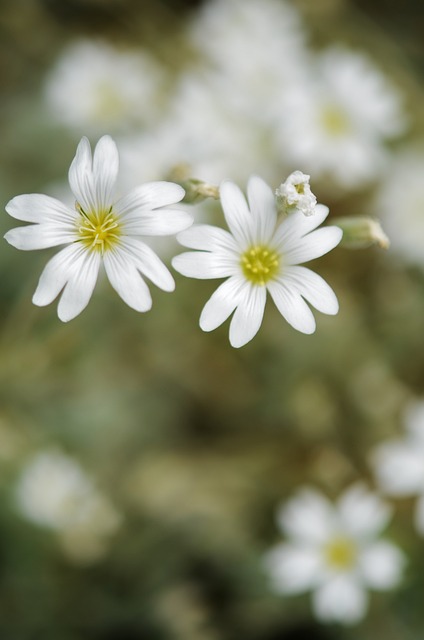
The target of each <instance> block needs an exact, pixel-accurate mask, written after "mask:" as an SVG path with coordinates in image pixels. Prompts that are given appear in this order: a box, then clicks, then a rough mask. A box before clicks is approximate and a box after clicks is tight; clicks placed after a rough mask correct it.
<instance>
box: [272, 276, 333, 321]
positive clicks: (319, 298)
mask: <svg viewBox="0 0 424 640" xmlns="http://www.w3.org/2000/svg"><path fill="white" fill-rule="evenodd" d="M284 281H285V282H287V283H289V284H290V285H292V286H293V287H294V288H295V289H296V290H297V291H298V292H299V293H300V295H301V296H302V297H303V298H305V300H307V302H309V304H311V305H312V306H313V307H315V309H317V310H318V311H320V312H321V313H326V314H327V315H335V314H336V313H338V311H339V303H338V300H337V297H336V294H335V293H334V291H333V289H332V288H331V287H330V286H329V285H328V284H327V283H326V281H325V280H324V279H323V278H321V276H319V275H318V274H317V273H315V272H314V271H311V270H310V269H307V268H306V267H298V266H293V267H286V269H285V271H284Z"/></svg>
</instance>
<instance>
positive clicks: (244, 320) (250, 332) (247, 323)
mask: <svg viewBox="0 0 424 640" xmlns="http://www.w3.org/2000/svg"><path fill="white" fill-rule="evenodd" d="M265 302H266V289H265V287H258V286H255V285H253V286H252V285H246V287H245V288H244V289H243V291H242V292H241V294H240V300H239V303H238V305H237V308H236V310H235V312H234V315H233V318H232V320H231V324H230V344H231V346H232V347H236V348H238V347H243V346H244V345H245V344H247V343H248V342H250V340H252V338H254V337H255V335H256V334H257V332H258V331H259V327H260V326H261V324H262V318H263V317H264V310H265Z"/></svg>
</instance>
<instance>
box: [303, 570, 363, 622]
mask: <svg viewBox="0 0 424 640" xmlns="http://www.w3.org/2000/svg"><path fill="white" fill-rule="evenodd" d="M313 607H314V611H315V614H316V616H317V618H318V619H319V620H322V621H323V622H331V621H333V622H341V623H342V624H346V625H349V624H354V623H355V622H359V620H362V618H364V616H365V614H366V612H367V608H368V596H367V594H366V592H365V591H364V589H363V588H362V587H361V586H360V585H359V584H358V583H357V582H356V581H355V580H354V579H353V578H350V577H348V576H337V577H335V578H333V579H332V580H331V581H330V582H328V583H326V584H324V585H322V586H321V587H319V588H318V589H317V590H316V591H315V593H314V595H313Z"/></svg>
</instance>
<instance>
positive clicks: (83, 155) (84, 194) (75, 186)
mask: <svg viewBox="0 0 424 640" xmlns="http://www.w3.org/2000/svg"><path fill="white" fill-rule="evenodd" d="M68 178H69V184H70V186H71V189H72V192H73V194H74V196H75V198H76V199H77V202H78V203H79V204H80V205H81V207H82V208H83V209H84V211H86V212H89V211H94V210H96V209H97V202H96V190H95V188H94V184H93V166H92V158H91V147H90V143H89V141H88V139H87V138H86V137H84V138H82V139H81V142H80V143H79V145H78V147H77V151H76V154H75V158H74V159H73V160H72V163H71V166H70V168H69V173H68Z"/></svg>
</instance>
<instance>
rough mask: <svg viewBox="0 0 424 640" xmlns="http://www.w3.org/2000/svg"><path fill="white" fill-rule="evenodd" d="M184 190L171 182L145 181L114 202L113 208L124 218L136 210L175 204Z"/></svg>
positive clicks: (181, 196)
mask: <svg viewBox="0 0 424 640" xmlns="http://www.w3.org/2000/svg"><path fill="white" fill-rule="evenodd" d="M184 194H185V191H184V189H183V188H182V187H181V186H180V185H179V184H175V183H173V182H166V181H160V182H146V183H144V184H142V185H140V186H138V187H136V188H135V189H133V190H132V191H130V193H129V194H128V195H126V196H124V197H123V198H121V199H120V200H118V201H117V202H116V203H115V206H114V210H115V211H116V213H117V214H118V215H120V216H122V217H123V219H125V217H126V216H129V215H130V214H132V213H134V212H137V211H152V210H154V209H159V208H160V207H167V206H169V205H173V204H176V203H177V202H180V200H182V199H183V198H184Z"/></svg>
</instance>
